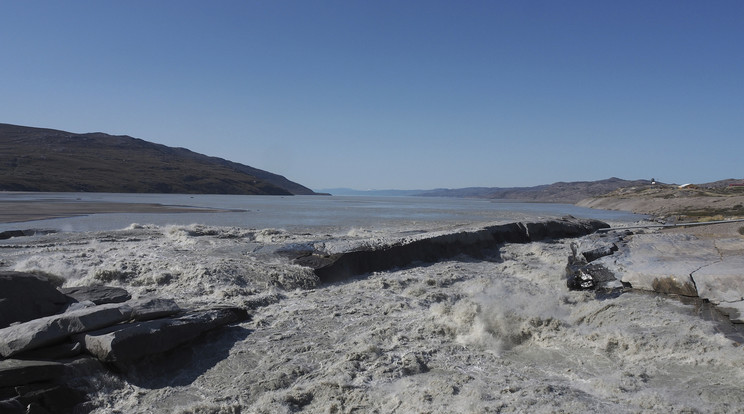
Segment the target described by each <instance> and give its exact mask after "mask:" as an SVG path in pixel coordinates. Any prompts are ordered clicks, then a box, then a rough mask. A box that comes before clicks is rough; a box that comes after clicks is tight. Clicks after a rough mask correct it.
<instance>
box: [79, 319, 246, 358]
mask: <svg viewBox="0 0 744 414" xmlns="http://www.w3.org/2000/svg"><path fill="white" fill-rule="evenodd" d="M245 318H247V314H246V312H245V311H244V310H241V309H233V308H228V309H217V310H207V311H201V312H197V313H193V314H189V315H186V316H182V317H180V318H167V319H156V320H151V321H147V322H139V323H132V324H124V325H119V326H115V327H111V328H108V329H103V330H100V331H95V332H88V333H86V334H83V335H80V336H78V337H77V338H76V339H77V340H78V341H79V342H80V343H81V344H82V345H83V347H84V348H85V349H86V350H87V351H88V352H89V353H91V354H92V355H94V356H96V357H97V358H98V359H99V360H101V361H104V362H113V363H126V362H131V361H135V360H138V359H141V358H144V357H146V356H148V355H153V354H158V353H161V352H165V351H168V350H170V349H173V348H175V347H176V346H178V345H181V344H183V343H186V342H188V341H190V340H192V339H194V338H196V337H197V336H199V335H201V334H202V333H203V332H206V331H209V330H211V329H214V328H217V327H219V326H223V325H227V324H229V323H235V322H239V321H241V320H244V319H245Z"/></svg>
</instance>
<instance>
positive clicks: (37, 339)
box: [0, 304, 132, 358]
mask: <svg viewBox="0 0 744 414" xmlns="http://www.w3.org/2000/svg"><path fill="white" fill-rule="evenodd" d="M131 315H132V308H130V307H129V306H127V305H123V304H107V305H99V306H93V307H90V308H84V309H78V310H75V311H71V312H66V313H63V314H59V315H52V316H46V317H43V318H39V319H34V320H32V321H28V322H24V323H21V324H18V325H12V326H9V327H7V328H3V329H0V355H2V356H3V357H6V358H7V357H10V356H13V355H15V354H18V353H21V352H24V351H30V350H32V349H36V348H41V347H44V346H47V345H53V344H56V343H60V342H63V341H64V340H65V339H67V338H69V337H70V336H72V335H73V334H76V333H81V332H86V331H92V330H95V329H101V328H103V327H106V326H110V325H113V324H116V323H119V322H123V321H127V320H129V319H130V318H131Z"/></svg>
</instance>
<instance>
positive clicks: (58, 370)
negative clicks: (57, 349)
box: [0, 359, 65, 387]
mask: <svg viewBox="0 0 744 414" xmlns="http://www.w3.org/2000/svg"><path fill="white" fill-rule="evenodd" d="M64 373H65V365H64V364H61V363H59V362H53V361H29V360H20V359H6V360H2V361H0V387H12V386H17V385H24V384H30V383H34V382H42V381H51V380H56V379H58V378H59V377H61V376H62V375H63V374H64Z"/></svg>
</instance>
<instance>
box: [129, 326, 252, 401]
mask: <svg viewBox="0 0 744 414" xmlns="http://www.w3.org/2000/svg"><path fill="white" fill-rule="evenodd" d="M251 332H252V330H250V329H246V328H242V327H240V326H231V327H226V328H223V329H220V330H219V332H211V333H209V334H207V335H202V336H200V337H199V338H197V339H194V340H193V341H192V342H190V343H188V344H186V345H182V346H179V347H178V348H176V349H173V350H171V351H168V352H166V353H163V354H158V355H154V356H149V357H147V358H144V359H142V360H139V361H137V362H135V363H130V364H128V365H127V366H126V372H124V373H123V377H124V378H125V379H126V380H127V381H128V382H130V383H132V384H134V385H136V386H138V387H142V388H149V389H159V388H164V387H177V386H185V385H189V384H191V383H193V382H194V381H195V380H196V379H197V378H198V377H199V376H201V375H202V374H204V373H205V372H206V371H208V370H209V369H211V368H213V367H214V366H215V365H217V363H219V362H220V361H222V360H224V359H226V358H227V357H228V356H229V355H230V350H231V349H232V347H233V345H235V344H236V343H237V342H240V341H242V340H244V339H245V338H247V337H248V335H250V334H251Z"/></svg>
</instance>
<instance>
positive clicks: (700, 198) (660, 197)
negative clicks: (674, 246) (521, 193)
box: [576, 185, 744, 221]
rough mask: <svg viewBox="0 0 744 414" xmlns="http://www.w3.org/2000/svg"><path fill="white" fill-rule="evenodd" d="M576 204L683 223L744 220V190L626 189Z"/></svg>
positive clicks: (655, 187)
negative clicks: (737, 218) (670, 218)
mask: <svg viewBox="0 0 744 414" xmlns="http://www.w3.org/2000/svg"><path fill="white" fill-rule="evenodd" d="M576 205H577V206H580V207H589V208H599V209H604V210H623V211H630V212H633V213H637V214H648V215H652V216H656V217H665V218H667V217H672V218H673V219H675V220H682V221H697V220H700V219H711V218H732V217H744V187H722V188H697V187H685V188H680V187H678V186H670V185H656V186H653V185H647V186H640V187H626V188H621V189H619V190H616V191H613V192H611V193H609V194H606V195H603V196H599V197H591V198H586V199H583V200H581V201H579V202H577V203H576Z"/></svg>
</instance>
